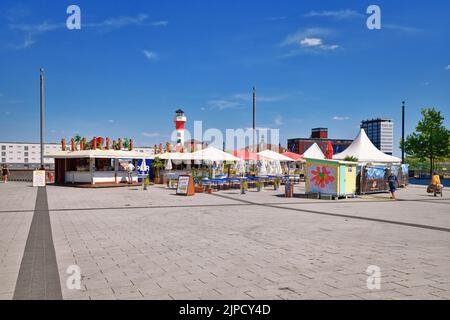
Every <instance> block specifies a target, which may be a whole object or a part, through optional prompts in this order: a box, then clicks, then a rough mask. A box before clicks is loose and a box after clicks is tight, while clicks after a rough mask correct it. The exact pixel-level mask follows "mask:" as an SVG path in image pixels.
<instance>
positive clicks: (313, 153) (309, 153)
mask: <svg viewBox="0 0 450 320" xmlns="http://www.w3.org/2000/svg"><path fill="white" fill-rule="evenodd" d="M303 158H310V159H325V155H324V154H323V152H322V150H320V147H319V146H318V145H317V143H315V142H314V143H313V144H312V145H311V146H310V147H309V148H308V150H306V151H305V152H304V153H303Z"/></svg>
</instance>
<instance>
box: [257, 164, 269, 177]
mask: <svg viewBox="0 0 450 320" xmlns="http://www.w3.org/2000/svg"><path fill="white" fill-rule="evenodd" d="M258 164H259V175H260V176H265V175H267V167H266V165H267V162H266V160H261V161H259V163H258Z"/></svg>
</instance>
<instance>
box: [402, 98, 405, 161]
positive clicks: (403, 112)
mask: <svg viewBox="0 0 450 320" xmlns="http://www.w3.org/2000/svg"><path fill="white" fill-rule="evenodd" d="M402 163H405V101H402Z"/></svg>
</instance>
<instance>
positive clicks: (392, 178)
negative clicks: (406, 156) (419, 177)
mask: <svg viewBox="0 0 450 320" xmlns="http://www.w3.org/2000/svg"><path fill="white" fill-rule="evenodd" d="M388 184H389V192H390V193H391V199H392V200H397V199H396V198H395V191H396V190H397V187H398V186H399V182H398V179H397V176H396V175H395V174H394V172H393V171H391V172H390V173H389V177H388Z"/></svg>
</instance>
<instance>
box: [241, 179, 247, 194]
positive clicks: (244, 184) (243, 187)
mask: <svg viewBox="0 0 450 320" xmlns="http://www.w3.org/2000/svg"><path fill="white" fill-rule="evenodd" d="M247 190H248V182H247V181H242V182H241V194H245V192H246V191H247Z"/></svg>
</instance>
